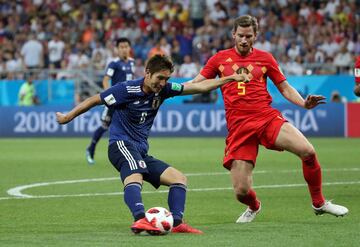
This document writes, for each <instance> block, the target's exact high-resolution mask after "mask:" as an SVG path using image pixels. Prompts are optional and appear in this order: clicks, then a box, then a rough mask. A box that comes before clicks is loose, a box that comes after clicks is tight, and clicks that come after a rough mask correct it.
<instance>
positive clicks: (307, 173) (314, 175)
mask: <svg viewBox="0 0 360 247" xmlns="http://www.w3.org/2000/svg"><path fill="white" fill-rule="evenodd" d="M302 164H303V166H302V167H303V174H304V178H305V181H306V182H307V184H308V188H309V191H310V195H311V199H312V204H313V205H314V207H316V208H319V207H321V206H322V205H323V204H324V203H325V198H324V196H323V194H322V181H321V167H320V164H319V162H318V160H317V158H316V155H315V154H314V155H311V156H308V157H306V158H303V159H302Z"/></svg>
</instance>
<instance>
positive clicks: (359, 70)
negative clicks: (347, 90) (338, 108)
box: [354, 55, 360, 97]
mask: <svg viewBox="0 0 360 247" xmlns="http://www.w3.org/2000/svg"><path fill="white" fill-rule="evenodd" d="M354 75H355V87H354V94H355V95H356V96H358V97H360V55H359V56H357V57H356V61H355V68H354Z"/></svg>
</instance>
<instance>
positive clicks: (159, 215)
mask: <svg viewBox="0 0 360 247" xmlns="http://www.w3.org/2000/svg"><path fill="white" fill-rule="evenodd" d="M145 217H146V219H147V220H148V221H149V222H151V223H152V224H153V225H154V226H155V227H157V228H159V229H160V235H165V234H168V233H169V232H171V229H172V228H173V224H174V218H173V216H172V214H171V213H170V212H169V211H168V210H167V209H166V208H163V207H153V208H150V209H148V210H147V211H146V213H145ZM148 233H149V234H151V235H159V233H157V232H155V233H154V232H151V231H148Z"/></svg>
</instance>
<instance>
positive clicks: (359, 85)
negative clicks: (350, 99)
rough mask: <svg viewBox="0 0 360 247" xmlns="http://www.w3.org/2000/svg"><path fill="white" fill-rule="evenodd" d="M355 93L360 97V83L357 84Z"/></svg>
mask: <svg viewBox="0 0 360 247" xmlns="http://www.w3.org/2000/svg"><path fill="white" fill-rule="evenodd" d="M354 94H355V95H356V96H358V97H360V84H356V85H355V87H354Z"/></svg>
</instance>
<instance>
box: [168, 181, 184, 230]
mask: <svg viewBox="0 0 360 247" xmlns="http://www.w3.org/2000/svg"><path fill="white" fill-rule="evenodd" d="M185 200H186V185H184V184H172V185H170V186H169V196H168V204H169V209H170V212H171V213H172V215H173V217H174V226H178V225H180V224H181V223H182V218H183V216H184V210H185Z"/></svg>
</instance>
